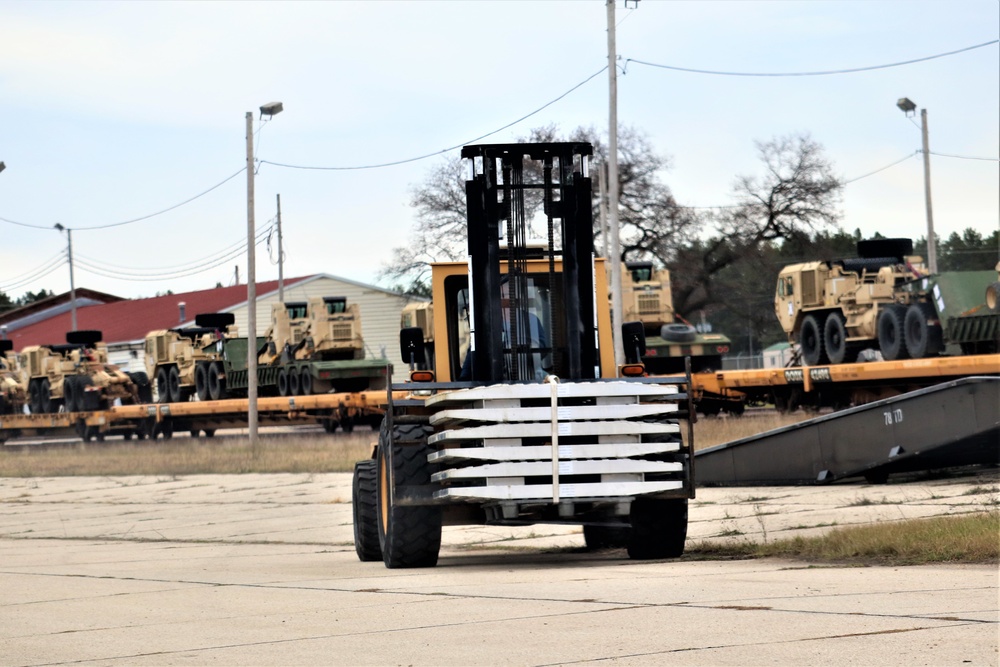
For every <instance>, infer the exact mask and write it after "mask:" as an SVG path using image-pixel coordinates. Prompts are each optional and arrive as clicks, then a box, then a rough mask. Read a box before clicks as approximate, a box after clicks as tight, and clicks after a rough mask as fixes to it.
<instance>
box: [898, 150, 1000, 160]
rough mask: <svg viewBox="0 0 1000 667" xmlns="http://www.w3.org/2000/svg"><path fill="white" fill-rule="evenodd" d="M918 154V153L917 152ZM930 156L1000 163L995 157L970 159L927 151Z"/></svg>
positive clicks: (963, 156) (967, 156)
mask: <svg viewBox="0 0 1000 667" xmlns="http://www.w3.org/2000/svg"><path fill="white" fill-rule="evenodd" d="M917 152H918V153H919V152H920V151H917ZM929 152H930V154H931V155H937V156H938V157H953V158H958V159H959V160H982V161H984V162H1000V158H995V157H972V156H969V155H949V154H948V153H935V152H934V151H929Z"/></svg>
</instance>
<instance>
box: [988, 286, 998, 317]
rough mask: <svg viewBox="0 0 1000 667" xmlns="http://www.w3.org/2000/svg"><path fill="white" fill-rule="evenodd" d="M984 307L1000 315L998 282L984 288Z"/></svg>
mask: <svg viewBox="0 0 1000 667" xmlns="http://www.w3.org/2000/svg"><path fill="white" fill-rule="evenodd" d="M986 307H987V308H989V309H990V310H991V311H992V312H994V313H1000V281H998V282H995V283H993V284H992V285H990V286H989V287H987V288H986Z"/></svg>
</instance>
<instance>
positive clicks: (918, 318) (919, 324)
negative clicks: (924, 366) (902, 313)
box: [903, 303, 942, 359]
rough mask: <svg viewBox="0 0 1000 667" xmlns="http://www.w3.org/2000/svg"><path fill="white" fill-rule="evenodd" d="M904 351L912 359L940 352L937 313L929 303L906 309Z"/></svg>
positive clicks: (939, 325)
mask: <svg viewBox="0 0 1000 667" xmlns="http://www.w3.org/2000/svg"><path fill="white" fill-rule="evenodd" d="M903 332H904V333H903V335H904V337H905V338H906V351H907V352H909V353H910V356H911V357H913V358H914V359H923V358H924V357H933V356H936V355H937V354H938V353H939V352H941V348H942V333H941V324H940V323H939V322H938V317H937V312H936V311H935V310H934V306H933V305H931V304H929V303H914V304H911V305H910V307H909V308H907V309H906V319H905V320H904V322H903Z"/></svg>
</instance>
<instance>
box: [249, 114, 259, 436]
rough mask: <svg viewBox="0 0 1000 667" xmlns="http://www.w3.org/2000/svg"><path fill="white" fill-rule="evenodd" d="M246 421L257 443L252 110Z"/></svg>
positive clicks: (251, 117)
mask: <svg viewBox="0 0 1000 667" xmlns="http://www.w3.org/2000/svg"><path fill="white" fill-rule="evenodd" d="M246 121H247V122H246V124H247V403H248V406H247V425H248V426H249V437H250V448H251V450H253V451H256V447H257V271H256V266H255V264H256V257H255V251H256V248H255V246H256V243H255V241H256V238H255V237H256V236H257V232H256V222H255V220H254V205H253V195H254V192H253V181H254V173H253V172H254V169H253V112H252V111H247V115H246Z"/></svg>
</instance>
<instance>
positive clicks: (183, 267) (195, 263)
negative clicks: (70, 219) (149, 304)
mask: <svg viewBox="0 0 1000 667" xmlns="http://www.w3.org/2000/svg"><path fill="white" fill-rule="evenodd" d="M269 230H270V227H262V228H261V231H260V232H258V234H257V236H258V237H260V238H262V237H263V235H265V234H268V233H269ZM246 247H247V241H246V239H245V238H243V239H241V240H239V241H237V242H235V243H232V244H230V245H228V246H226V247H225V248H223V249H222V250H218V251H216V252H213V253H212V254H210V255H206V256H205V257H202V258H200V259H193V260H191V261H188V262H183V263H181V264H174V265H171V266H159V267H154V266H149V267H135V266H121V265H115V264H109V263H107V262H105V261H104V260H100V259H95V258H93V257H88V256H86V255H82V254H80V253H77V256H78V257H82V258H83V259H86V260H89V261H90V262H92V263H102V264H103V266H104V268H106V269H107V270H113V269H116V270H120V271H121V272H123V273H128V272H130V271H138V272H139V273H137V274H134V275H144V273H143V272H149V271H154V272H155V271H159V272H166V273H172V272H177V271H187V270H189V269H192V268H197V267H199V266H202V265H204V264H205V263H209V262H213V261H215V260H216V259H218V258H219V257H220V256H222V255H227V256H228V255H230V254H232V253H233V252H234V251H236V250H244V249H245V248H246Z"/></svg>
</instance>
